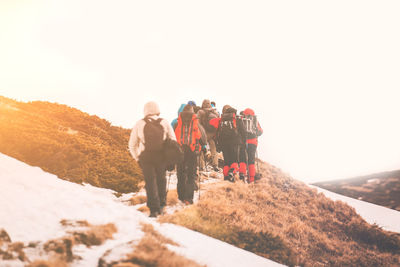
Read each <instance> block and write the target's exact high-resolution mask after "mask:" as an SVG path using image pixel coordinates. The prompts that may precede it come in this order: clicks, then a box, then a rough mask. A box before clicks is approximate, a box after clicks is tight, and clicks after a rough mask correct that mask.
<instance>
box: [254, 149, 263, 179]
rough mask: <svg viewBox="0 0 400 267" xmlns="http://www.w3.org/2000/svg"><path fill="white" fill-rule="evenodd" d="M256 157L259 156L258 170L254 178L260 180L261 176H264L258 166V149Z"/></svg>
mask: <svg viewBox="0 0 400 267" xmlns="http://www.w3.org/2000/svg"><path fill="white" fill-rule="evenodd" d="M256 158H257V160H256V164H257V165H256V166H257V172H256V175H254V179H255V180H260V179H261V178H262V173H261V172H260V168H259V166H258V160H259V159H258V151H257V150H256Z"/></svg>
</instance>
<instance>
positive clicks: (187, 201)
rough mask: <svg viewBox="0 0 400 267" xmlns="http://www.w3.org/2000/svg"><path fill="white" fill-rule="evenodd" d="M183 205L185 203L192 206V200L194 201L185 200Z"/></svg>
mask: <svg viewBox="0 0 400 267" xmlns="http://www.w3.org/2000/svg"><path fill="white" fill-rule="evenodd" d="M183 203H184V204H185V205H191V204H193V200H192V199H189V200H185V201H183Z"/></svg>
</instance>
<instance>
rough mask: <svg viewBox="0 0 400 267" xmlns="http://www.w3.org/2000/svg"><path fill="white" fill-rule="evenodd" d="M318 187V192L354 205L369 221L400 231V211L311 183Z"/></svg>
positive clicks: (384, 227) (389, 229)
mask: <svg viewBox="0 0 400 267" xmlns="http://www.w3.org/2000/svg"><path fill="white" fill-rule="evenodd" d="M309 186H310V187H312V188H316V189H317V190H318V192H322V193H323V194H324V195H325V196H326V197H328V198H330V199H332V200H341V201H343V202H345V203H347V204H348V205H349V206H351V207H353V208H354V209H355V210H356V211H357V213H358V214H359V215H360V216H361V217H363V218H364V219H365V220H366V221H367V222H368V223H370V224H374V223H376V224H377V225H379V226H381V227H382V228H383V229H385V230H388V231H392V232H397V233H400V212H399V211H396V210H392V209H389V208H386V207H383V206H379V205H376V204H372V203H369V202H365V201H361V200H358V199H354V198H350V197H346V196H343V195H339V194H336V193H333V192H331V191H328V190H325V189H322V188H320V187H317V186H313V185H309Z"/></svg>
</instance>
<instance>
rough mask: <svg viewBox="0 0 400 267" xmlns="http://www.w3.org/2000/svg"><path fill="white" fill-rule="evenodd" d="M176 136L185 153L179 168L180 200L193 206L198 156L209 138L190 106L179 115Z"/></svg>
mask: <svg viewBox="0 0 400 267" xmlns="http://www.w3.org/2000/svg"><path fill="white" fill-rule="evenodd" d="M175 136H176V141H177V142H178V143H179V144H180V145H181V147H182V150H183V153H184V157H183V162H182V163H180V164H178V166H177V178H178V184H177V191H178V198H179V200H180V201H182V202H183V203H185V204H193V195H194V190H195V187H196V186H195V178H196V169H197V154H198V153H199V152H200V151H201V149H202V147H204V146H205V145H206V144H207V137H206V135H205V132H204V130H203V129H202V126H201V124H200V123H199V120H198V118H197V115H196V114H195V113H194V110H193V107H192V106H191V105H189V104H188V105H186V106H185V107H184V108H183V111H182V112H181V113H180V114H179V117H178V123H177V126H176V128H175Z"/></svg>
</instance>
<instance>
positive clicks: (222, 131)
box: [218, 113, 239, 143]
mask: <svg viewBox="0 0 400 267" xmlns="http://www.w3.org/2000/svg"><path fill="white" fill-rule="evenodd" d="M238 136H239V132H238V129H237V124H236V115H235V114H233V113H227V114H222V116H221V121H220V124H219V127H218V140H219V142H221V143H230V142H235V141H236V140H237V138H238Z"/></svg>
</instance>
